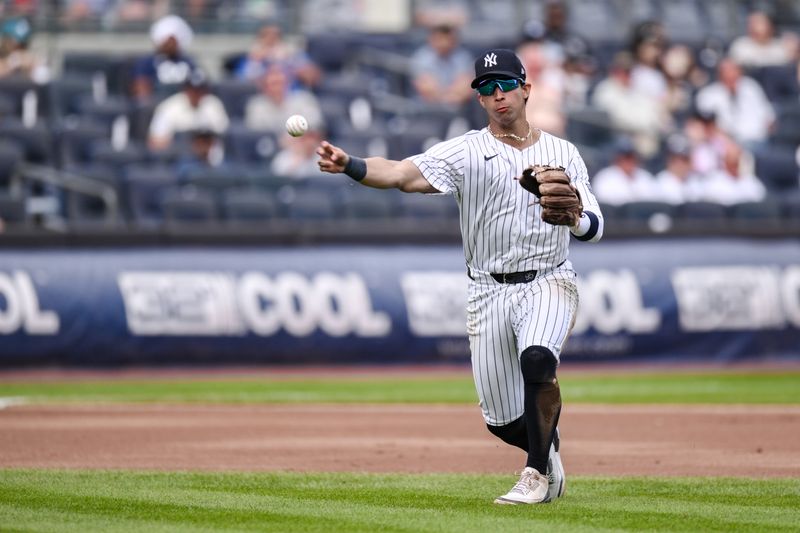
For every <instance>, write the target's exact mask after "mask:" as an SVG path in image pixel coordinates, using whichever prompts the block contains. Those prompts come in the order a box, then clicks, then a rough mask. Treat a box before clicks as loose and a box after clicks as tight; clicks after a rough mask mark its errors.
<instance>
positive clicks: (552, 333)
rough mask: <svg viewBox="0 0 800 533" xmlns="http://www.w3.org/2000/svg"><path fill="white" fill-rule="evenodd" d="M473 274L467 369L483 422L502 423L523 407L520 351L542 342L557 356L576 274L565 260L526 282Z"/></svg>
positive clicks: (572, 307)
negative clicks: (468, 366) (473, 381)
mask: <svg viewBox="0 0 800 533" xmlns="http://www.w3.org/2000/svg"><path fill="white" fill-rule="evenodd" d="M472 277H473V278H474V279H473V280H472V282H471V283H470V284H469V300H468V303H467V333H468V334H469V344H470V351H471V353H472V373H473V377H474V378H475V388H476V389H477V391H478V399H479V400H480V406H481V410H482V411H483V417H484V419H485V420H486V423H487V424H490V425H493V426H501V425H505V424H508V423H509V422H512V421H514V420H516V419H517V418H519V417H520V416H522V413H523V411H524V407H525V404H524V401H523V399H524V386H523V381H522V371H521V370H520V363H519V359H520V355H521V354H522V352H523V351H524V350H525V349H526V348H528V347H529V346H534V345H536V346H544V347H546V348H548V349H550V350H551V351H552V352H553V354H554V355H555V356H556V357H557V358H560V355H561V348H562V347H563V345H564V342H565V341H566V340H567V336H568V335H569V332H570V330H571V329H572V326H573V324H574V322H575V313H576V312H577V309H578V289H577V286H576V284H575V278H576V274H575V271H574V270H573V269H572V264H571V263H570V262H569V261H566V262H565V263H564V264H563V265H561V266H559V267H556V268H555V269H553V270H549V271H543V272H539V273H538V274H537V276H536V278H535V279H534V280H533V281H531V282H529V283H516V284H511V283H498V282H497V281H495V280H494V279H493V278H492V277H491V276H490V275H489V274H488V273H480V272H472Z"/></svg>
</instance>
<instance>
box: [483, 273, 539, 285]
mask: <svg viewBox="0 0 800 533" xmlns="http://www.w3.org/2000/svg"><path fill="white" fill-rule="evenodd" d="M537 272H538V270H526V271H525V272H511V273H508V274H506V273H496V272H492V273H490V274H489V275H490V276H492V278H494V280H495V281H496V282H497V283H528V282H529V281H533V280H534V279H536V273H537Z"/></svg>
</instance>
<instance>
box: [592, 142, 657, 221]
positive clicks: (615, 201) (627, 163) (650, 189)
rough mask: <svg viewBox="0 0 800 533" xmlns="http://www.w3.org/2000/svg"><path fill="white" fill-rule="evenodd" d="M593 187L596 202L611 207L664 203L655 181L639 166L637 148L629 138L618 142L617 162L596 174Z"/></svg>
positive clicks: (615, 157) (615, 160)
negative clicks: (654, 202)
mask: <svg viewBox="0 0 800 533" xmlns="http://www.w3.org/2000/svg"><path fill="white" fill-rule="evenodd" d="M592 188H593V189H594V195H595V196H596V197H597V200H598V201H599V202H600V203H604V204H609V205H622V204H627V203H630V202H645V201H660V200H661V198H660V191H659V188H658V184H657V183H656V180H655V178H654V177H653V175H652V174H650V173H649V172H648V171H647V170H645V169H643V168H641V167H640V166H639V157H638V155H637V153H636V149H635V148H634V146H633V143H632V142H631V141H630V140H628V139H621V140H620V141H618V143H617V147H616V152H615V156H614V162H613V163H612V164H611V165H610V166H607V167H606V168H604V169H602V170H600V171H599V172H598V173H597V175H595V177H594V179H593V180H592Z"/></svg>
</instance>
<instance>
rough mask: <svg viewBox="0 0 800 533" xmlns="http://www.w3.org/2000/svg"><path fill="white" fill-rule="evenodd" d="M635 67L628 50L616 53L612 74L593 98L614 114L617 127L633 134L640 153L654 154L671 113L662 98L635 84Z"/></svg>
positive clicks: (601, 84)
mask: <svg viewBox="0 0 800 533" xmlns="http://www.w3.org/2000/svg"><path fill="white" fill-rule="evenodd" d="M632 68H633V59H632V58H631V55H630V54H629V53H628V52H619V53H618V54H617V55H615V56H614V60H613V61H612V64H611V67H610V71H609V75H608V77H606V78H605V79H604V80H603V81H601V82H600V83H599V84H598V85H597V87H596V88H595V91H594V94H593V97H592V102H593V104H594V106H595V107H597V108H598V109H601V110H603V111H606V112H607V113H608V114H609V115H610V117H611V124H612V125H613V126H614V127H615V128H616V129H619V130H621V131H623V132H625V133H626V134H628V135H630V136H631V137H632V139H633V142H634V144H635V145H636V149H637V151H638V152H639V153H640V154H642V155H643V156H644V157H651V156H653V155H654V154H655V153H656V152H657V151H658V149H659V146H660V141H659V139H660V136H661V133H662V132H665V131H667V130H668V129H669V127H670V117H669V115H668V114H667V112H666V110H665V108H664V106H663V103H662V102H661V101H659V100H658V99H656V98H654V97H653V96H651V95H647V94H645V93H642V92H640V91H638V90H636V89H635V88H634V87H633V85H632V82H631V69H632Z"/></svg>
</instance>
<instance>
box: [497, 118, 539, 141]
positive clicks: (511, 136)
mask: <svg viewBox="0 0 800 533" xmlns="http://www.w3.org/2000/svg"><path fill="white" fill-rule="evenodd" d="M486 129H488V130H489V133H491V134H492V137H494V138H495V139H503V138H509V139H514V140H515V141H517V142H521V143H523V142H525V141H527V140H528V139H530V138H531V133H533V128H531V123H530V122H528V133H526V134H525V136H524V137H520V136H519V135H515V134H513V133H495V132H493V131H492V127H491V126H486Z"/></svg>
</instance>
